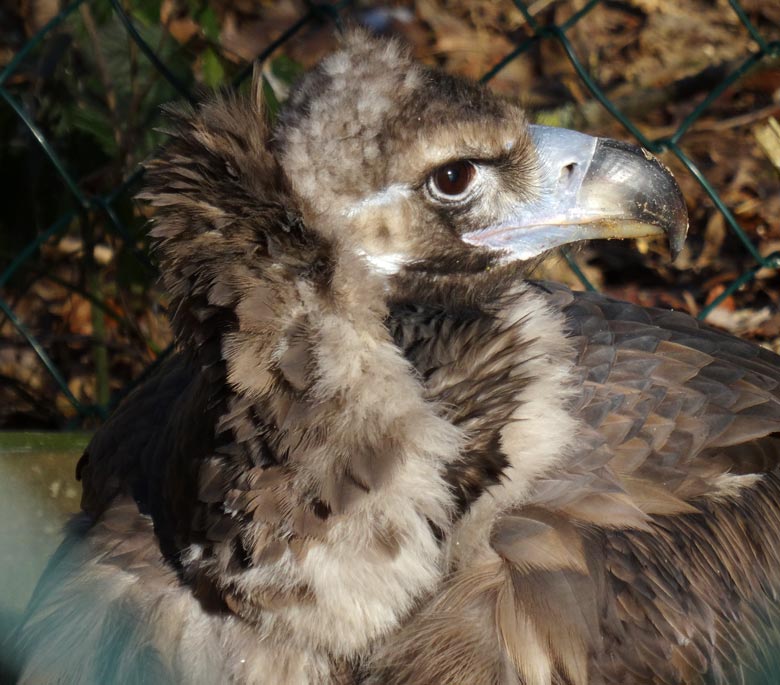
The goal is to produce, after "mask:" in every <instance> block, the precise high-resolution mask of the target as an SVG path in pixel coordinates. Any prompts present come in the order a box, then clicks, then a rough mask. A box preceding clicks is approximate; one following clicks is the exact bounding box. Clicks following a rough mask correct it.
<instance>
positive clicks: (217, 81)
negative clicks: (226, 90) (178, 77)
mask: <svg viewBox="0 0 780 685" xmlns="http://www.w3.org/2000/svg"><path fill="white" fill-rule="evenodd" d="M201 74H202V75H203V83H205V84H206V85H207V86H209V87H210V88H216V87H217V86H220V85H222V84H223V83H224V82H225V69H224V68H223V66H222V62H220V59H219V55H218V54H217V53H216V52H215V51H214V50H213V49H212V48H206V49H205V50H204V51H203V55H202V62H201Z"/></svg>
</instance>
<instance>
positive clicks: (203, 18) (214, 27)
mask: <svg viewBox="0 0 780 685" xmlns="http://www.w3.org/2000/svg"><path fill="white" fill-rule="evenodd" d="M198 24H200V27H201V28H202V29H203V33H204V34H205V36H206V38H208V39H209V40H210V41H212V42H213V43H218V42H219V21H218V20H217V15H216V13H215V12H214V10H213V9H212V8H211V7H206V9H204V10H203V11H202V12H201V13H200V14H198Z"/></svg>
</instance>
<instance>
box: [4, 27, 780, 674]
mask: <svg viewBox="0 0 780 685" xmlns="http://www.w3.org/2000/svg"><path fill="white" fill-rule="evenodd" d="M168 114H169V117H170V131H169V132H170V135H171V139H170V141H169V143H168V145H167V146H166V148H165V150H164V152H163V153H162V154H161V156H160V157H159V159H157V160H156V161H154V162H152V163H151V164H150V165H148V175H147V178H148V188H147V190H146V192H145V194H144V195H143V197H145V198H146V199H148V200H149V201H150V202H151V204H152V205H154V206H155V207H156V208H157V211H156V214H155V224H156V225H155V227H154V228H153V231H152V234H153V236H154V237H155V238H156V240H157V249H158V254H159V258H160V265H161V271H162V274H163V279H164V282H165V285H166V286H167V288H168V290H169V291H170V293H171V297H172V303H171V311H172V321H173V325H174V329H175V332H176V336H177V342H178V346H179V351H178V352H177V354H176V355H174V357H173V358H172V359H170V360H168V361H166V362H165V363H164V364H162V366H161V368H160V369H159V370H158V371H157V373H156V374H155V375H154V376H153V377H151V378H150V379H149V380H148V381H147V382H146V383H145V384H144V385H142V386H141V387H139V388H138V389H137V390H136V391H135V392H134V393H133V394H132V395H130V396H129V397H128V398H127V399H126V401H125V402H124V403H123V404H122V406H121V407H120V408H119V409H118V411H117V412H116V413H115V415H114V416H113V417H112V418H111V419H110V420H109V421H108V422H107V423H106V425H105V426H104V427H103V428H102V429H101V430H100V431H99V432H98V433H97V434H96V435H95V437H94V439H93V440H92V442H91V443H90V445H89V447H88V448H87V450H86V452H85V454H84V456H83V458H82V460H81V462H80V464H79V476H80V477H81V479H82V481H83V488H84V490H83V498H82V506H83V509H84V514H83V515H82V516H81V517H80V518H79V519H78V520H77V521H75V522H74V524H73V525H72V527H71V528H70V530H69V534H68V537H67V539H66V542H65V543H64V544H63V547H62V549H61V550H60V551H59V552H58V553H57V555H55V557H54V559H53V560H52V562H51V564H50V567H49V569H48V571H47V572H46V574H45V576H44V578H43V579H42V581H41V583H40V584H39V587H38V590H37V591H36V595H35V596H34V598H33V600H32V602H31V605H30V609H29V611H28V614H27V616H26V618H25V620H24V622H23V624H22V626H21V627H20V630H19V644H20V645H21V646H22V648H23V650H24V651H25V653H26V654H27V655H29V656H28V657H27V658H26V662H25V665H24V668H23V671H22V680H21V682H22V683H35V682H61V683H84V682H90V683H91V682H95V683H102V682H114V683H131V682H132V683H135V682H154V683H163V682H165V683H167V682H171V683H180V682H187V683H190V682H193V683H194V682H203V683H216V682H236V683H258V684H271V683H272V684H274V685H286V684H287V683H289V684H290V685H298V684H301V685H307V684H314V683H334V684H335V683H350V684H352V683H354V684H361V685H378V684H380V683H381V684H382V685H402V684H406V685H408V684H412V683H414V684H415V685H434V684H435V685H462V684H464V683H469V684H473V685H498V684H499V683H501V684H506V685H510V684H511V685H551V684H552V683H570V684H572V685H589V684H594V685H595V684H596V683H604V684H609V685H625V684H627V683H643V684H644V683H653V684H655V683H659V684H660V683H665V684H678V683H679V684H683V683H686V684H694V683H696V684H698V683H716V684H718V685H726V684H728V685H731V684H733V683H744V682H746V681H747V679H749V677H751V676H752V675H755V674H757V673H760V672H762V671H763V670H765V669H764V667H766V666H767V664H768V662H769V661H771V660H772V654H776V653H777V650H776V646H777V644H778V640H777V637H776V636H777V634H778V630H777V629H778V626H780V621H779V620H778V612H777V607H776V604H777V602H776V599H775V598H776V597H777V596H778V593H780V507H778V501H780V479H778V476H777V467H778V464H779V463H780V438H778V436H779V435H780V362H779V361H778V358H777V357H776V356H774V355H772V354H771V353H769V352H768V351H766V350H762V349H761V348H759V347H757V346H754V345H751V344H749V343H745V342H742V341H739V340H737V339H735V338H733V337H731V336H728V335H726V334H723V333H719V332H717V331H714V330H712V329H710V328H707V327H706V326H703V325H701V324H699V323H698V322H697V321H695V320H694V319H692V318H691V317H688V316H686V315H684V314H679V313H675V312H668V311H662V310H655V309H645V308H642V307H638V306H635V305H630V304H627V303H620V302H616V301H614V300H611V299H609V298H606V297H603V296H601V295H598V294H594V293H574V292H571V291H569V290H568V289H566V288H564V287H562V286H558V285H555V284H550V283H539V282H535V281H532V280H529V279H528V273H529V271H530V268H531V267H532V266H533V265H535V264H536V263H537V262H538V261H539V259H541V258H543V257H544V255H545V254H546V253H548V252H549V251H550V250H552V249H554V248H556V247H558V246H561V245H565V244H568V243H573V242H577V241H581V240H584V239H591V238H626V237H637V236H645V235H655V234H666V235H667V236H668V238H669V241H670V244H671V249H672V253H675V252H677V251H679V249H680V246H681V244H682V241H683V239H684V236H685V231H686V228H687V219H686V212H685V206H684V203H683V200H682V198H681V195H680V192H679V189H678V188H677V186H676V184H675V182H674V180H673V179H672V177H671V175H670V173H669V172H668V170H667V169H666V168H665V167H664V166H663V165H662V164H660V163H659V162H658V161H657V160H656V159H654V158H653V157H652V156H651V155H650V154H649V153H647V152H646V151H644V150H641V149H636V148H634V147H631V146H629V145H626V144H624V143H619V142H615V141H611V140H606V139H601V138H592V137H589V136H586V135H583V134H580V133H574V132H571V131H565V130H561V129H555V128H546V127H540V126H534V125H530V124H529V123H528V120H527V118H526V116H525V114H524V113H523V111H522V109H520V108H519V107H518V106H517V105H516V104H514V103H512V102H510V101H508V100H506V99H504V98H501V97H498V96H496V95H495V94H493V93H491V92H490V91H489V90H487V89H486V88H484V87H482V86H479V85H475V84H473V83H469V82H466V81H464V80H461V79H458V78H455V77H452V76H448V75H446V74H443V73H440V72H438V71H435V70H433V69H429V68H426V67H424V66H422V65H420V64H418V63H417V62H415V61H413V60H412V59H411V58H410V57H409V56H408V54H407V52H406V51H405V50H404V49H402V48H401V47H399V46H398V45H397V44H396V43H394V42H387V41H382V40H378V39H375V38H372V37H370V36H368V35H366V34H364V33H361V32H356V33H353V34H351V35H349V36H348V37H347V38H346V39H345V41H344V46H343V48H342V49H341V50H340V51H338V52H337V53H335V54H333V55H331V56H330V57H328V58H326V59H325V60H324V61H323V62H322V63H321V64H320V65H319V66H318V67H317V68H315V69H314V70H313V71H312V72H311V73H310V74H308V75H307V76H306V77H304V79H303V81H302V82H301V83H300V84H299V86H298V87H297V89H296V90H294V92H293V93H292V95H291V96H290V98H289V101H288V102H287V104H286V107H285V108H284V110H283V112H282V113H281V115H280V118H279V120H278V122H277V123H276V124H275V125H273V126H272V125H271V124H270V123H269V122H268V120H267V117H266V114H265V112H264V109H263V104H262V97H261V88H260V85H259V82H256V83H255V84H254V87H253V88H252V90H251V92H250V94H249V95H248V96H239V95H235V94H232V95H221V96H217V97H215V98H214V99H213V100H211V101H209V102H206V103H204V104H202V105H201V106H199V107H198V108H197V109H191V108H186V107H185V108H180V107H179V108H177V107H174V108H170V109H169V110H168ZM74 617H77V618H78V621H77V623H78V626H79V628H78V630H76V629H74V624H73V622H74V620H75V619H74ZM773 649H774V651H773ZM767 682H777V681H776V680H774V681H773V680H769V681H767Z"/></svg>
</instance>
